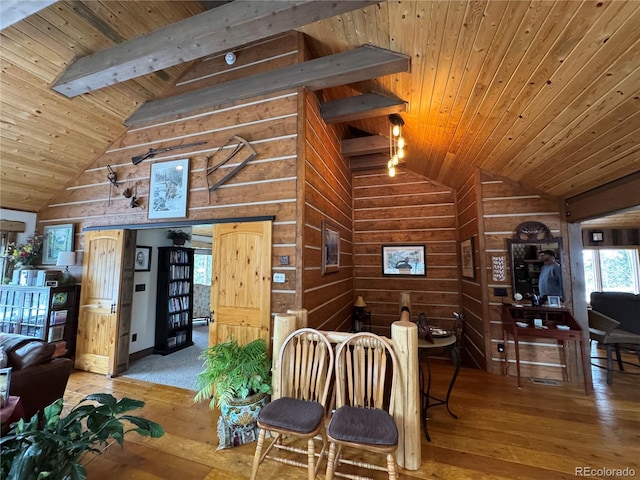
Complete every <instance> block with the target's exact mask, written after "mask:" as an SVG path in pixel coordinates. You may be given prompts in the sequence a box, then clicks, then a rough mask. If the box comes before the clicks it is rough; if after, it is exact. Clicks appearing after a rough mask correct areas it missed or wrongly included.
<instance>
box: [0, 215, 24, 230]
mask: <svg viewBox="0 0 640 480" xmlns="http://www.w3.org/2000/svg"><path fill="white" fill-rule="evenodd" d="M25 230H26V226H25V223H24V222H19V221H17V220H5V219H4V218H3V219H1V220H0V231H1V232H18V233H24V231H25Z"/></svg>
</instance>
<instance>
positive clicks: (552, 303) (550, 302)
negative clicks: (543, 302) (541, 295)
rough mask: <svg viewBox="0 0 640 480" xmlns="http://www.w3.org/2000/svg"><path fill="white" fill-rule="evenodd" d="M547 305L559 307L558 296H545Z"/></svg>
mask: <svg viewBox="0 0 640 480" xmlns="http://www.w3.org/2000/svg"><path fill="white" fill-rule="evenodd" d="M547 306H548V307H551V308H560V307H561V306H562V305H561V304H560V297H554V296H550V297H547Z"/></svg>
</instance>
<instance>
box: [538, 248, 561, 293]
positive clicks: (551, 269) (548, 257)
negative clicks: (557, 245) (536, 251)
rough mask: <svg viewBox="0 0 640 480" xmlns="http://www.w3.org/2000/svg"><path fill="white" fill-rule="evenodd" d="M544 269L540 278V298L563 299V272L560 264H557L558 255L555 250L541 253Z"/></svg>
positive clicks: (541, 270)
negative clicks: (553, 297)
mask: <svg viewBox="0 0 640 480" xmlns="http://www.w3.org/2000/svg"><path fill="white" fill-rule="evenodd" d="M540 260H542V267H541V268H540V277H539V278H538V288H539V289H540V296H542V297H543V298H545V299H546V297H548V296H556V297H560V298H562V297H563V296H564V295H563V291H562V270H561V268H560V264H559V263H558V262H556V253H555V252H554V251H553V250H543V251H542V252H540Z"/></svg>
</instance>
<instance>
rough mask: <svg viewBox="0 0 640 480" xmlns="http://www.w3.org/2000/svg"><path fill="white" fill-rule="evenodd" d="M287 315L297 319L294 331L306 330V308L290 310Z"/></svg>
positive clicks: (307, 322)
mask: <svg viewBox="0 0 640 480" xmlns="http://www.w3.org/2000/svg"><path fill="white" fill-rule="evenodd" d="M287 313H288V314H290V315H295V316H296V318H297V319H298V320H297V321H296V329H300V328H306V327H307V326H308V324H309V321H308V319H307V314H308V311H307V309H306V308H297V309H296V308H290V309H289V310H287Z"/></svg>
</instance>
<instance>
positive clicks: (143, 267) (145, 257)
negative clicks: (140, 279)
mask: <svg viewBox="0 0 640 480" xmlns="http://www.w3.org/2000/svg"><path fill="white" fill-rule="evenodd" d="M151 249H152V247H143V246H140V245H136V263H135V267H136V268H135V271H136V272H149V271H151Z"/></svg>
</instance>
